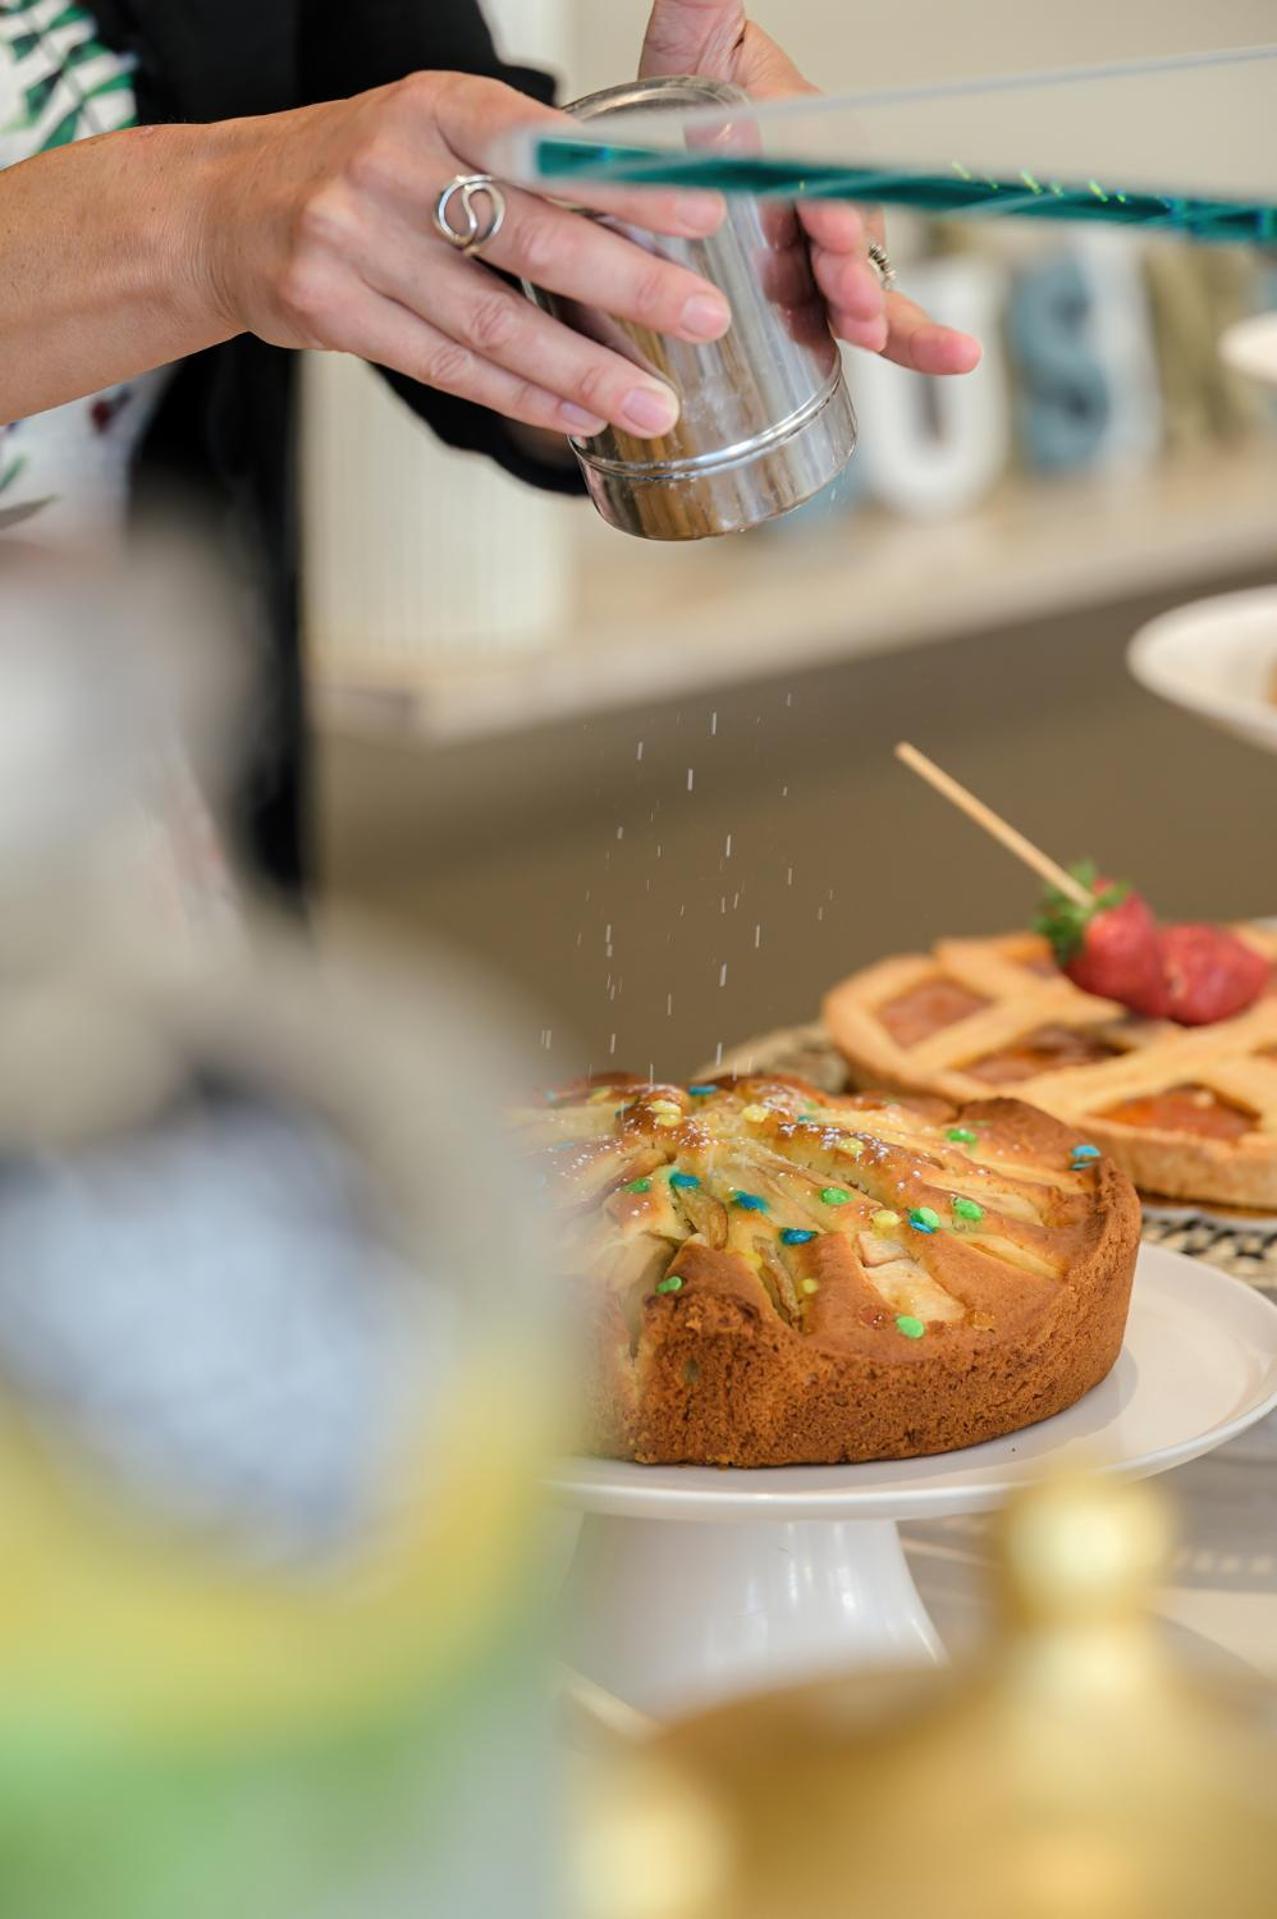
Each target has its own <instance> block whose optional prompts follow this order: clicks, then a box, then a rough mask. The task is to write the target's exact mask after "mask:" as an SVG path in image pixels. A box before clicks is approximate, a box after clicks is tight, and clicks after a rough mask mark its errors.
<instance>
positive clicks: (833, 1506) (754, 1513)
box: [554, 1246, 1277, 1718]
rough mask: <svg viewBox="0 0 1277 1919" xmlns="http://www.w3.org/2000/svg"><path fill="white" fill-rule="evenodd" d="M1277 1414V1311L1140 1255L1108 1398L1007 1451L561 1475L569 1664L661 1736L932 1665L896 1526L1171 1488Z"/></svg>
mask: <svg viewBox="0 0 1277 1919" xmlns="http://www.w3.org/2000/svg"><path fill="white" fill-rule="evenodd" d="M1274 1405H1277V1308H1274V1307H1273V1306H1272V1305H1271V1304H1270V1303H1269V1302H1268V1301H1267V1300H1265V1299H1264V1298H1263V1297H1262V1296H1261V1295H1260V1294H1259V1293H1257V1292H1255V1291H1253V1290H1252V1289H1251V1288H1250V1287H1248V1286H1246V1285H1244V1284H1243V1283H1242V1282H1241V1281H1239V1280H1235V1279H1229V1278H1227V1277H1226V1276H1225V1275H1224V1274H1222V1273H1218V1272H1215V1271H1213V1270H1212V1269H1211V1268H1210V1267H1208V1266H1203V1265H1200V1264H1199V1263H1198V1262H1196V1261H1194V1260H1190V1259H1184V1258H1182V1257H1181V1256H1180V1255H1178V1254H1175V1253H1168V1252H1166V1251H1164V1250H1162V1249H1161V1248H1159V1247H1155V1246H1146V1247H1144V1248H1143V1249H1142V1250H1141V1252H1140V1257H1139V1265H1138V1268H1137V1271H1136V1280H1135V1289H1134V1293H1133V1295H1132V1301H1131V1315H1130V1321H1129V1324H1128V1327H1127V1336H1126V1344H1125V1346H1124V1348H1123V1350H1122V1355H1121V1357H1120V1359H1119V1360H1118V1363H1117V1365H1116V1367H1115V1368H1114V1370H1113V1372H1112V1373H1111V1374H1110V1375H1109V1377H1108V1379H1107V1380H1105V1381H1104V1383H1103V1384H1102V1385H1100V1386H1097V1387H1096V1388H1095V1390H1094V1391H1093V1392H1091V1393H1088V1394H1087V1395H1086V1397H1085V1399H1083V1400H1081V1401H1080V1402H1079V1403H1078V1405H1076V1406H1073V1407H1071V1408H1070V1409H1069V1411H1068V1412H1064V1413H1060V1414H1058V1415H1057V1416H1056V1417H1055V1418H1054V1419H1048V1420H1044V1421H1043V1422H1042V1423H1041V1424H1040V1425H1038V1426H1033V1427H1030V1428H1028V1429H1027V1430H1026V1431H1024V1432H1021V1433H1014V1434H1012V1435H1011V1436H1010V1437H1009V1438H1007V1439H1000V1440H994V1441H992V1442H990V1443H989V1444H988V1445H985V1446H972V1447H968V1448H967V1449H966V1450H965V1451H963V1452H959V1453H946V1454H943V1455H941V1456H940V1457H938V1458H935V1459H917V1460H893V1461H887V1462H884V1463H880V1464H872V1465H865V1466H787V1467H776V1468H772V1469H770V1470H766V1471H738V1470H734V1469H733V1470H728V1471H716V1470H714V1469H711V1468H703V1467H698V1466H681V1467H680V1466H636V1465H633V1464H630V1463H628V1462H625V1461H620V1460H604V1459H589V1460H586V1459H581V1460H573V1461H571V1462H569V1463H567V1464H565V1465H564V1466H563V1467H562V1468H561V1470H560V1471H559V1473H558V1474H557V1475H556V1478H555V1482H554V1486H555V1491H556V1492H557V1494H558V1495H559V1497H560V1498H561V1499H562V1500H563V1501H564V1502H565V1503H567V1504H569V1505H571V1506H573V1507H575V1508H577V1509H578V1510H579V1511H581V1512H582V1513H584V1515H585V1518H584V1523H583V1525H582V1528H581V1536H580V1540H579V1542H578V1545H577V1550H576V1556H575V1558H574V1560H573V1563H572V1567H571V1570H570V1572H569V1574H568V1581H567V1590H566V1608H565V1612H566V1630H567V1644H566V1647H565V1651H566V1655H567V1657H568V1659H569V1660H570V1661H571V1663H572V1664H573V1665H574V1666H575V1667H577V1669H578V1670H579V1671H581V1672H583V1673H584V1674H585V1675H586V1676H587V1678H589V1679H592V1680H594V1681H595V1683H596V1684H598V1685H600V1686H603V1687H605V1688H606V1689H607V1690H608V1691H609V1692H612V1693H615V1694H616V1695H617V1696H618V1697H619V1698H621V1699H624V1700H626V1701H627V1702H628V1703H629V1704H630V1705H632V1706H635V1707H637V1708H639V1709H640V1710H641V1711H643V1712H646V1713H650V1714H651V1715H653V1716H654V1717H656V1718H663V1717H667V1716H669V1715H672V1714H674V1713H681V1712H686V1711H689V1710H692V1709H695V1708H698V1707H703V1706H708V1705H712V1704H715V1703H717V1702H719V1701H722V1700H724V1699H729V1698H733V1697H736V1696H737V1695H739V1694H741V1693H743V1692H747V1691H751V1690H754V1689H756V1688H759V1687H764V1686H773V1685H781V1684H786V1683H791V1682H793V1681H796V1680H800V1679H807V1678H814V1677H817V1676H819V1675H820V1674H822V1673H827V1672H831V1671H846V1670H847V1669H848V1668H849V1667H852V1666H855V1665H858V1664H860V1665H867V1664H874V1663H877V1664H881V1663H892V1664H900V1663H903V1662H908V1661H919V1662H935V1661H938V1660H940V1659H942V1658H943V1651H942V1648H941V1644H940V1640H939V1637H938V1635H937V1633H936V1630H935V1627H934V1626H933V1624H932V1622H931V1620H930V1618H929V1617H928V1615H927V1611H926V1608H925V1606H924V1605H923V1603H922V1599H921V1597H920V1596H919V1593H918V1591H917V1588H916V1587H915V1585H914V1583H913V1579H912V1576H911V1574H910V1572H909V1568H908V1566H907V1565H906V1563H905V1557H904V1552H903V1550H902V1547H901V1543H900V1536H899V1533H898V1531H897V1526H898V1524H899V1522H900V1521H902V1520H921V1519H935V1518H941V1517H945V1516H948V1515H953V1514H959V1513H976V1512H984V1511H987V1510H989V1509H990V1508H992V1507H995V1506H997V1505H999V1504H1000V1503H1001V1502H1002V1501H1003V1500H1004V1499H1005V1498H1006V1497H1007V1496H1008V1494H1010V1493H1012V1492H1014V1491H1015V1490H1016V1489H1017V1488H1018V1487H1020V1486H1023V1485H1025V1484H1027V1483H1029V1482H1031V1481H1032V1480H1033V1479H1034V1478H1036V1477H1038V1476H1040V1474H1041V1473H1042V1472H1043V1470H1044V1469H1045V1468H1047V1467H1048V1466H1057V1465H1060V1464H1074V1465H1091V1466H1097V1467H1100V1468H1103V1469H1105V1470H1108V1471H1113V1472H1120V1473H1124V1474H1129V1475H1131V1476H1132V1477H1138V1476H1144V1475H1147V1474H1150V1473H1157V1472H1164V1471H1165V1470H1166V1469H1167V1468H1168V1467H1171V1466H1177V1465H1180V1464H1182V1463H1183V1462H1184V1461H1186V1460H1189V1459H1195V1458H1198V1457H1199V1456H1200V1455H1201V1454H1202V1453H1206V1452H1209V1451H1211V1450H1212V1448H1214V1447H1216V1446H1219V1445H1222V1444H1223V1443H1224V1441H1225V1440H1228V1439H1231V1438H1233V1437H1234V1436H1235V1435H1236V1434H1238V1433H1240V1432H1244V1431H1245V1429H1246V1428H1247V1427H1248V1426H1250V1425H1253V1424H1254V1422H1255V1421H1256V1420H1258V1419H1260V1418H1262V1417H1263V1415H1264V1414H1265V1413H1266V1412H1268V1411H1269V1410H1270V1409H1271V1408H1272V1407H1273V1406H1274Z"/></svg>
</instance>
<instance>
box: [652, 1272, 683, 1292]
mask: <svg viewBox="0 0 1277 1919" xmlns="http://www.w3.org/2000/svg"><path fill="white" fill-rule="evenodd" d="M656 1290H657V1292H658V1293H681V1292H682V1290H683V1281H682V1278H681V1276H680V1275H679V1274H678V1273H671V1274H670V1276H669V1278H668V1279H658V1280H657V1282H656Z"/></svg>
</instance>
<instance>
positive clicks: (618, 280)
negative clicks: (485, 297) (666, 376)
mask: <svg viewBox="0 0 1277 1919" xmlns="http://www.w3.org/2000/svg"><path fill="white" fill-rule="evenodd" d="M484 259H485V260H486V261H487V262H488V263H489V264H490V265H492V266H495V267H500V268H501V269H502V270H503V271H504V272H507V273H514V274H518V275H519V276H520V277H521V278H523V279H526V280H529V281H531V282H532V284H533V285H534V286H538V287H543V288H544V289H545V290H546V291H547V292H549V293H558V294H562V295H564V296H565V297H567V298H568V299H572V300H580V301H582V302H584V303H585V304H587V305H589V306H592V307H605V308H606V310H607V312H608V313H610V314H613V315H615V316H617V317H618V318H620V319H624V320H631V321H634V322H636V323H637V324H638V325H639V326H643V327H648V328H650V329H651V330H652V331H653V332H655V333H668V334H673V335H674V336H675V337H677V338H678V339H682V340H717V339H719V338H721V336H722V335H723V334H724V333H726V332H727V329H728V328H729V327H730V325H731V323H732V313H731V308H730V307H729V306H728V304H727V301H726V299H725V298H724V296H723V294H722V293H721V292H720V291H719V290H718V288H717V287H715V286H713V285H712V284H711V283H710V281H708V280H703V279H701V278H700V276H699V275H698V274H695V273H690V272H688V270H687V268H686V267H681V266H675V265H673V264H672V263H671V262H670V261H668V260H662V259H661V258H660V257H659V256H658V255H657V254H654V253H649V252H648V251H647V249H646V248H644V247H641V246H638V245H636V243H635V242H634V241H633V240H627V239H626V238H625V237H624V236H623V235H621V234H619V233H613V232H612V231H611V230H610V229H609V228H607V227H605V226H601V225H600V224H599V222H598V221H597V220H589V219H586V218H585V217H584V216H583V215H582V214H579V213H572V212H569V210H568V209H567V208H566V207H558V206H554V205H552V204H551V203H550V202H548V201H545V200H542V199H539V198H538V197H537V195H535V194H531V193H522V192H519V191H518V190H517V189H515V188H511V189H510V190H509V193H508V195H507V209H506V219H505V223H504V225H503V226H502V228H501V231H500V232H499V233H498V234H497V235H496V236H495V238H494V239H493V240H492V242H491V244H490V245H489V246H487V247H485V248H484Z"/></svg>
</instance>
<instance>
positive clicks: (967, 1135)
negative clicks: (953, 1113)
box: [945, 1126, 975, 1146]
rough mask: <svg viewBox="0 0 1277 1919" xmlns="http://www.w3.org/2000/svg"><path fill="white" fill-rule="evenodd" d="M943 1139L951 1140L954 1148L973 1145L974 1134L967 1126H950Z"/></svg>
mask: <svg viewBox="0 0 1277 1919" xmlns="http://www.w3.org/2000/svg"><path fill="white" fill-rule="evenodd" d="M945 1138H946V1139H951V1140H952V1141H953V1143H954V1145H955V1146H974V1145H975V1134H974V1133H973V1132H972V1131H971V1128H970V1127H969V1126H951V1127H950V1128H949V1130H948V1132H947V1133H946V1134H945Z"/></svg>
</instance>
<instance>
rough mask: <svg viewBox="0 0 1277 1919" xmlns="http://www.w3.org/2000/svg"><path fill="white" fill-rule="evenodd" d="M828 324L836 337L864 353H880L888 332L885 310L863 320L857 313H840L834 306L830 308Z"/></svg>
mask: <svg viewBox="0 0 1277 1919" xmlns="http://www.w3.org/2000/svg"><path fill="white" fill-rule="evenodd" d="M829 324H830V326H831V327H832V328H833V331H834V334H835V337H836V338H837V339H839V340H845V341H846V342H847V345H848V346H858V347H861V348H863V350H864V351H865V352H866V353H881V352H882V351H883V350H884V348H885V347H886V344H887V340H888V337H889V334H890V328H889V326H888V324H887V315H886V313H885V312H883V313H879V314H878V315H877V317H876V318H875V319H871V320H865V319H862V318H861V316H860V315H859V314H858V313H840V312H839V311H838V309H837V308H836V307H834V308H831V309H830V314H829Z"/></svg>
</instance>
